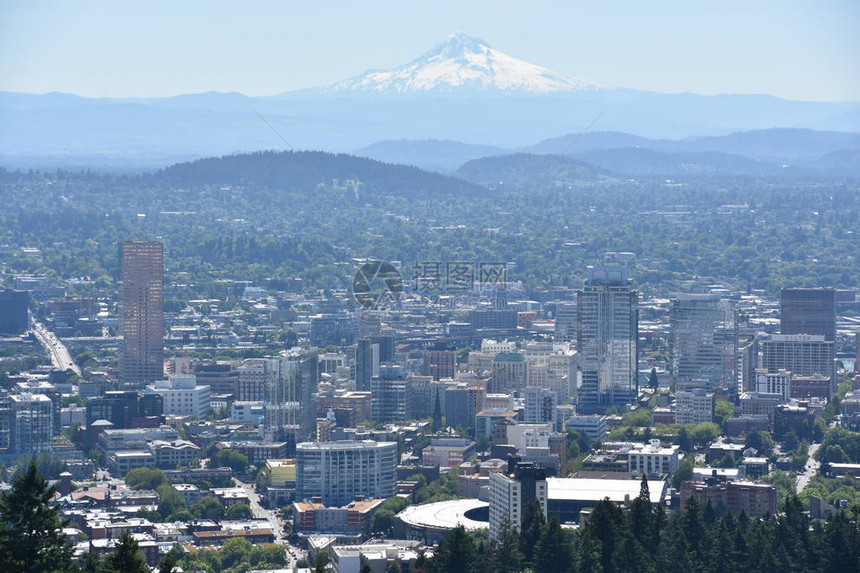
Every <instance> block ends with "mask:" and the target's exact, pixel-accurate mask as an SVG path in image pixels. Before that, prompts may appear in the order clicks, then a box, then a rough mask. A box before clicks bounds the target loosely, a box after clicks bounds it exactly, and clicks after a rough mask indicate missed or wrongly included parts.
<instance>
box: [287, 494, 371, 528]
mask: <svg viewBox="0 0 860 573" xmlns="http://www.w3.org/2000/svg"><path fill="white" fill-rule="evenodd" d="M383 501H385V500H383V499H364V498H363V497H361V496H357V497H356V499H355V500H354V501H352V502H350V503H348V504H346V505H344V506H343V507H326V506H325V505H323V504H322V503H320V501H319V499H318V498H317V499H313V500H311V501H297V502H295V503H293V523H294V525H295V529H296V531H299V532H302V533H359V534H360V533H363V532H364V531H365V530H366V528H367V525H368V523H369V520H370V516H371V514H372V513H373V511H374V510H375V509H376V508H377V507H379V505H380V504H381V503H382V502H383Z"/></svg>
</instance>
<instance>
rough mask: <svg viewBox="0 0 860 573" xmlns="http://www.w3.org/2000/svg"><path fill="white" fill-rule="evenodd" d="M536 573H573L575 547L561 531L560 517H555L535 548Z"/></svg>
mask: <svg viewBox="0 0 860 573" xmlns="http://www.w3.org/2000/svg"><path fill="white" fill-rule="evenodd" d="M534 570H535V573H572V572H573V547H572V546H571V544H570V541H568V539H567V537H566V536H565V535H564V531H562V530H561V524H560V523H559V521H558V517H555V516H553V517H552V519H550V520H549V523H548V524H547V526H546V527H544V528H543V534H542V535H541V537H540V540H539V541H538V543H537V547H535V556H534Z"/></svg>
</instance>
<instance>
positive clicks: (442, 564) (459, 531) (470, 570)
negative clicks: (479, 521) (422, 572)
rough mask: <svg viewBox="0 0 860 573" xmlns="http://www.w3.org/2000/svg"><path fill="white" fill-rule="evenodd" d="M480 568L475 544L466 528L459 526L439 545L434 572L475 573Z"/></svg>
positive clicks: (434, 561) (434, 560)
mask: <svg viewBox="0 0 860 573" xmlns="http://www.w3.org/2000/svg"><path fill="white" fill-rule="evenodd" d="M479 567H480V564H479V563H478V552H477V549H475V544H474V542H473V541H472V538H471V537H469V534H468V533H466V528H465V527H463V526H462V525H458V526H457V527H455V528H454V529H453V530H451V533H450V534H448V537H447V538H446V539H445V541H443V542H442V543H441V544H440V545H439V551H438V553H437V554H436V556H435V557H434V558H433V569H432V570H433V571H434V572H437V573H475V572H476V571H478V570H479Z"/></svg>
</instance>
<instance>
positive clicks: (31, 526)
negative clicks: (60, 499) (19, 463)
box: [0, 462, 74, 573]
mask: <svg viewBox="0 0 860 573" xmlns="http://www.w3.org/2000/svg"><path fill="white" fill-rule="evenodd" d="M55 493H56V490H55V489H54V488H53V487H49V486H48V482H47V480H46V479H45V478H44V477H43V476H42V475H40V474H39V472H38V469H37V467H36V463H35V462H31V463H30V465H29V466H28V467H27V470H26V471H25V472H24V473H22V474H21V475H19V476H18V477H17V478H16V479H15V482H14V484H13V485H12V490H11V491H9V492H8V493H6V494H4V495H3V496H2V497H0V571H3V572H4V573H5V572H7V571H8V572H12V571H14V572H16V573H54V572H57V573H60V572H62V573H65V572H67V571H71V570H73V569H74V567H73V565H72V553H73V548H72V545H71V543H70V542H69V541H68V540H67V539H66V537H65V535H63V532H62V528H63V527H65V526H66V525H67V524H68V521H63V520H61V519H60V510H59V508H58V507H52V506H51V505H50V501H51V498H52V497H53V496H54V494H55Z"/></svg>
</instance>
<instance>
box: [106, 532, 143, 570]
mask: <svg viewBox="0 0 860 573" xmlns="http://www.w3.org/2000/svg"><path fill="white" fill-rule="evenodd" d="M100 573H150V570H149V565H147V564H146V558H145V557H144V556H143V552H142V551H141V550H140V546H139V545H138V544H137V540H136V539H135V538H134V537H132V536H131V535H129V534H128V533H126V534H125V535H123V536H122V537H121V538H120V539H119V542H118V543H117V544H116V547H114V550H113V553H111V554H110V555H108V556H107V558H106V559H105V562H104V566H103V567H102V570H101V572H100Z"/></svg>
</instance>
